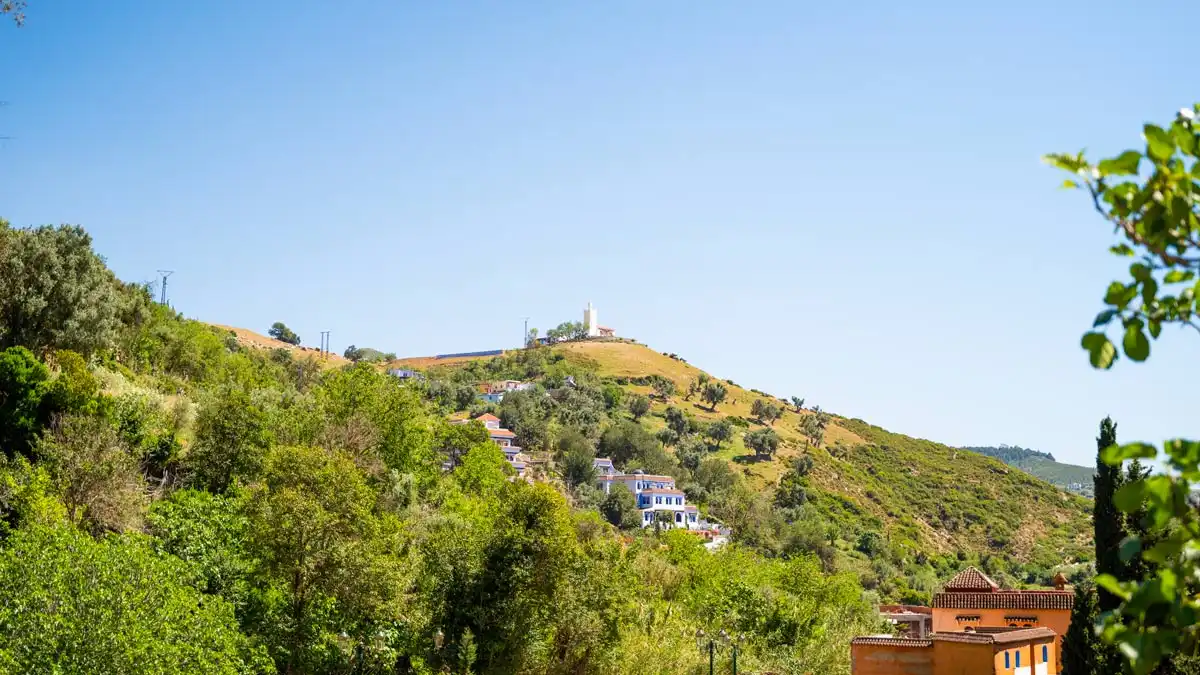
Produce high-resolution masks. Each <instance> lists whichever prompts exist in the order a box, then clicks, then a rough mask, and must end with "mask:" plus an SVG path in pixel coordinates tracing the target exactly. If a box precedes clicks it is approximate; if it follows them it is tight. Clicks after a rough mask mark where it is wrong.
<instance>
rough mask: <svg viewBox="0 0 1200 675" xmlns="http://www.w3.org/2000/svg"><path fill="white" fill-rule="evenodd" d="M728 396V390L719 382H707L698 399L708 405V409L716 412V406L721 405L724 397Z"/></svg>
mask: <svg viewBox="0 0 1200 675" xmlns="http://www.w3.org/2000/svg"><path fill="white" fill-rule="evenodd" d="M728 395H729V389H727V388H726V387H725V385H724V384H721V383H720V382H709V383H708V384H706V385H704V391H702V392H701V393H700V398H701V399H702V400H703V401H704V402H705V403H707V404H708V409H709V410H711V411H713V412H716V411H717V406H718V405H719V404H721V403H722V402H723V401H724V400H725V397H726V396H728Z"/></svg>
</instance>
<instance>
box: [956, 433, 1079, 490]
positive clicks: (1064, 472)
mask: <svg viewBox="0 0 1200 675" xmlns="http://www.w3.org/2000/svg"><path fill="white" fill-rule="evenodd" d="M963 450H970V451H971V452H977V453H979V454H981V455H987V456H988V457H995V458H996V459H998V460H1000V461H1001V462H1004V463H1005V464H1008V465H1009V466H1015V467H1017V468H1018V469H1020V470H1022V471H1025V472H1026V473H1031V474H1033V475H1034V476H1037V477H1038V478H1041V479H1042V480H1044V481H1046V482H1047V483H1050V484H1051V485H1057V486H1058V487H1061V488H1063V489H1064V490H1066V491H1068V492H1073V493H1075V494H1079V495H1083V496H1085V497H1091V496H1092V491H1093V487H1092V477H1093V476H1095V475H1096V470H1095V469H1094V468H1092V467H1090V466H1078V465H1075V464H1063V463H1062V462H1058V461H1055V459H1054V455H1051V454H1050V453H1048V452H1038V451H1037V450H1029V449H1028V448H1019V447H1016V446H1012V445H1001V446H998V447H997V446H982V447H967V448H963Z"/></svg>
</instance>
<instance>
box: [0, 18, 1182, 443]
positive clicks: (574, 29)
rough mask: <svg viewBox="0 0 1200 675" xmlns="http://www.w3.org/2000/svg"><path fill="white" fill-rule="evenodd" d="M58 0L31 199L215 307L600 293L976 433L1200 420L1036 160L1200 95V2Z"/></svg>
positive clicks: (492, 318) (18, 75) (439, 311)
mask: <svg viewBox="0 0 1200 675" xmlns="http://www.w3.org/2000/svg"><path fill="white" fill-rule="evenodd" d="M29 4H30V6H29V9H28V12H27V15H28V22H27V25H26V26H25V27H24V28H22V29H20V30H18V29H16V28H15V27H13V26H11V25H10V24H5V25H3V26H0V57H2V58H3V62H4V63H6V64H8V67H7V68H6V69H5V73H4V75H3V76H2V77H0V98H2V99H4V100H6V101H8V102H9V105H8V106H7V107H4V108H0V134H3V135H8V136H12V137H13V138H11V139H10V140H6V141H3V142H0V215H2V216H4V217H6V218H8V219H9V220H10V221H12V222H13V223H14V224H18V225H31V224H42V223H60V222H67V223H78V224H81V225H83V226H85V227H86V228H87V229H88V230H89V231H91V233H92V234H93V236H94V237H95V241H96V247H97V249H98V250H99V251H100V252H101V253H102V254H103V255H105V256H106V257H107V259H108V261H109V263H110V264H111V266H112V267H113V268H114V269H115V270H116V272H117V273H118V274H119V275H120V276H122V277H123V278H125V279H127V280H150V279H152V278H153V277H154V276H155V270H156V269H158V268H169V269H174V270H175V271H176V272H175V275H174V276H173V277H172V278H171V281H170V296H171V300H172V303H173V304H174V305H175V306H176V307H177V308H178V309H180V310H181V311H182V312H184V313H185V314H186V315H188V316H192V317H196V318H199V319H203V320H207V321H213V322H220V323H228V324H234V325H239V326H245V327H249V328H254V329H258V330H260V331H265V329H266V328H267V327H268V326H269V325H270V324H271V323H272V322H273V321H276V320H283V321H285V322H287V323H288V324H289V325H290V326H292V327H293V328H295V329H296V330H297V332H298V333H300V335H301V336H303V338H304V339H305V342H306V343H310V344H315V343H316V342H317V339H318V332H319V331H321V330H326V329H328V330H332V331H333V347H334V348H335V349H337V350H339V351H340V350H341V349H342V348H344V347H345V346H346V345H347V344H350V343H355V344H358V345H359V346H372V347H377V348H381V349H386V350H391V351H395V352H397V353H399V354H401V355H423V354H430V353H435V352H448V351H460V350H473V349H488V348H496V347H504V346H510V345H513V344H515V343H516V342H517V341H518V340H519V337H520V332H521V328H522V317H525V316H529V317H532V319H531V325H534V326H537V327H539V328H542V329H545V328H548V327H551V326H552V325H554V324H557V323H559V322H561V321H564V320H578V319H580V318H581V312H582V309H583V306H584V305H585V303H586V302H587V301H589V300H591V301H592V302H594V303H595V304H596V305H597V307H598V309H599V312H600V319H601V323H602V324H605V325H610V326H613V327H615V328H616V329H617V330H618V332H619V333H620V334H622V335H627V336H631V337H634V338H636V339H638V340H641V341H643V342H645V343H647V344H649V345H651V346H652V347H655V348H657V349H659V350H661V351H671V352H677V353H679V354H681V355H683V356H684V357H685V358H687V359H688V360H689V361H691V362H692V363H695V364H697V365H699V366H701V367H704V368H706V369H708V370H709V371H711V372H713V373H714V374H717V375H719V376H722V377H729V378H732V379H734V380H735V381H737V382H738V383H740V384H743V385H746V386H753V387H758V388H760V389H764V390H766V391H769V392H772V393H776V394H779V395H784V396H788V395H792V394H796V395H801V396H805V397H807V398H808V400H809V401H810V402H813V403H818V404H821V405H822V406H823V407H825V408H827V409H830V410H833V411H835V412H838V413H841V414H845V415H850V416H857V417H862V418H864V419H867V420H869V421H871V422H874V423H876V424H879V425H882V426H884V427H887V428H889V429H892V430H896V431H901V432H904V433H908V434H912V435H916V436H922V437H927V438H932V439H935V440H939V441H943V442H947V443H953V444H994V443H1001V442H1006V443H1011V444H1020V445H1025V446H1032V447H1035V448H1039V449H1043V450H1048V451H1051V452H1054V453H1055V454H1056V456H1058V458H1059V459H1061V460H1066V461H1075V462H1078V463H1090V462H1091V461H1092V458H1093V455H1094V443H1093V441H1092V439H1093V437H1094V436H1095V432H1096V425H1097V422H1098V420H1099V418H1100V417H1101V416H1103V415H1104V414H1106V413H1111V414H1112V415H1113V416H1114V417H1115V418H1116V419H1117V421H1118V423H1119V424H1120V428H1121V432H1122V438H1123V439H1124V440H1133V439H1135V438H1138V439H1144V440H1152V441H1157V440H1161V439H1162V438H1165V437H1168V436H1175V435H1187V434H1191V435H1200V422H1198V421H1197V416H1196V415H1195V403H1196V397H1195V396H1194V393H1193V392H1194V389H1195V385H1194V382H1195V381H1196V376H1197V375H1198V374H1200V373H1198V372H1197V371H1198V370H1200V369H1198V368H1197V366H1196V364H1197V363H1200V359H1198V358H1197V357H1200V338H1197V336H1196V335H1194V334H1187V333H1183V332H1175V331H1168V332H1167V333H1165V334H1164V338H1163V339H1162V340H1160V341H1159V343H1156V345H1155V356H1154V358H1153V359H1152V361H1151V363H1150V364H1147V365H1141V366H1134V365H1132V364H1130V363H1127V362H1121V363H1120V364H1118V367H1117V368H1116V370H1115V372H1112V373H1107V374H1100V373H1095V372H1093V371H1092V370H1091V369H1090V368H1089V367H1088V366H1087V364H1086V360H1085V358H1084V353H1083V352H1082V351H1081V350H1080V348H1079V336H1080V334H1081V333H1082V332H1083V331H1084V330H1085V329H1086V328H1087V327H1088V326H1089V325H1090V320H1091V318H1092V317H1093V316H1094V315H1095V313H1096V312H1097V311H1098V310H1099V309H1100V308H1101V306H1100V301H1099V298H1100V296H1101V295H1102V294H1103V289H1104V287H1105V286H1106V284H1107V282H1108V281H1109V280H1111V279H1112V278H1114V277H1115V276H1116V275H1117V273H1119V272H1120V266H1119V262H1118V261H1116V260H1115V259H1111V258H1110V256H1109V255H1108V254H1107V253H1106V247H1107V246H1108V245H1109V244H1110V243H1111V238H1112V234H1111V232H1110V231H1109V229H1108V228H1106V227H1105V226H1104V224H1103V223H1102V222H1101V221H1100V220H1099V219H1098V218H1097V217H1096V216H1094V215H1093V214H1092V213H1091V212H1090V211H1089V209H1088V206H1087V204H1086V203H1085V200H1084V199H1083V197H1082V195H1078V194H1073V193H1067V192H1063V191H1059V190H1057V189H1056V188H1057V185H1058V184H1059V183H1060V182H1061V177H1060V176H1058V175H1056V174H1055V173H1054V172H1053V171H1051V170H1050V169H1048V168H1046V167H1043V166H1042V165H1041V164H1040V163H1039V161H1038V158H1039V156H1040V155H1041V154H1042V153H1044V152H1047V151H1056V150H1076V149H1079V148H1081V147H1085V146H1086V147H1088V148H1091V149H1093V150H1094V151H1099V152H1108V151H1113V150H1118V149H1122V148H1124V147H1127V146H1128V145H1131V144H1134V143H1137V142H1138V140H1139V135H1140V125H1141V123H1142V122H1143V121H1146V120H1150V119H1154V120H1159V121H1163V120H1169V119H1170V116H1171V115H1172V112H1173V111H1174V110H1177V109H1178V108H1179V107H1180V106H1182V105H1187V104H1190V103H1192V102H1194V101H1195V100H1197V99H1198V98H1200V92H1198V91H1197V90H1195V89H1194V88H1190V87H1189V85H1191V87H1194V85H1195V82H1194V81H1193V80H1194V78H1190V77H1189V74H1190V73H1191V72H1192V71H1191V70H1189V67H1188V66H1187V65H1186V64H1187V63H1190V61H1191V60H1192V57H1193V56H1194V54H1193V52H1194V44H1193V43H1194V35H1193V32H1192V28H1193V27H1194V26H1195V25H1196V23H1197V21H1198V20H1200V5H1197V4H1196V3H1195V2H1171V3H1153V6H1154V8H1155V9H1154V11H1150V10H1148V9H1147V10H1141V9H1139V8H1138V6H1137V5H1136V3H1115V2H1114V3H1107V4H1106V3H1095V2H1032V1H1024V0H1022V1H1019V2H1010V3H963V2H937V3H934V2H924V3H894V2H858V3H821V4H819V5H817V6H810V5H813V3H800V2H783V1H779V2H768V1H763V2H753V3H732V2H706V3H694V2H683V1H681V0H666V1H663V2H605V3H596V2H586V3H585V2H511V3H482V2H477V3H468V2H436V3H435V2H384V1H376V2H365V1H363V2H358V1H355V2H348V3H330V2H296V1H295V0H289V1H287V2H284V1H276V0H270V1H256V2H244V3H203V2H190V3H184V2H158V1H155V2H151V1H149V0H142V1H135V0H123V1H122V2H112V3H109V2H105V3H96V2H93V3H78V2H77V3H63V2H52V1H51V0H29ZM835 5H836V7H835Z"/></svg>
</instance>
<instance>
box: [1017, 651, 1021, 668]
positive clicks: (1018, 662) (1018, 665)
mask: <svg viewBox="0 0 1200 675" xmlns="http://www.w3.org/2000/svg"><path fill="white" fill-rule="evenodd" d="M1017 667H1018V668H1020V667H1021V650H1020V649H1018V650H1017Z"/></svg>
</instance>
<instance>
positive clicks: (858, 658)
mask: <svg viewBox="0 0 1200 675" xmlns="http://www.w3.org/2000/svg"><path fill="white" fill-rule="evenodd" d="M850 672H851V673H853V674H854V675H937V674H936V673H935V672H934V670H933V649H932V648H931V647H900V646H896V645H872V644H859V645H852V646H851V647H850ZM938 673H940V671H938Z"/></svg>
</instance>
